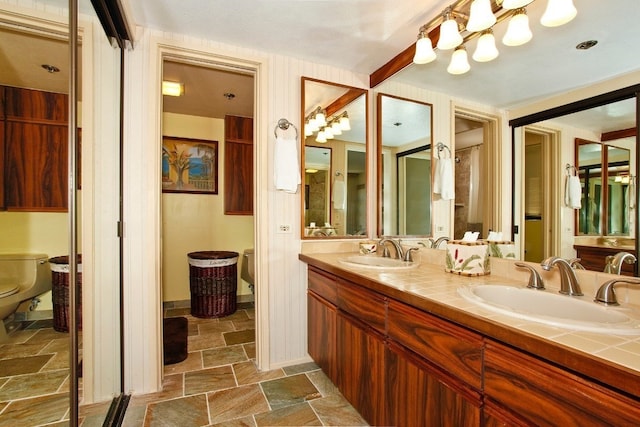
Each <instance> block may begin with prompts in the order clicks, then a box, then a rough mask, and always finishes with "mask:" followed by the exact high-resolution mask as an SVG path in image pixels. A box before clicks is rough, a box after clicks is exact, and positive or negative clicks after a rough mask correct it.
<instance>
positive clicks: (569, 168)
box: [565, 163, 578, 176]
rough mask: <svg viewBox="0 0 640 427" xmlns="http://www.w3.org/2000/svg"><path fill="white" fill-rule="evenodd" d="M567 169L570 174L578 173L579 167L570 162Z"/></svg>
mask: <svg viewBox="0 0 640 427" xmlns="http://www.w3.org/2000/svg"><path fill="white" fill-rule="evenodd" d="M565 170H566V171H567V175H568V176H573V175H576V176H577V175H578V169H576V167H575V166H573V165H571V164H569V163H567V165H566V166H565Z"/></svg>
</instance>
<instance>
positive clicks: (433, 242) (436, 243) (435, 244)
mask: <svg viewBox="0 0 640 427" xmlns="http://www.w3.org/2000/svg"><path fill="white" fill-rule="evenodd" d="M448 241H449V238H448V237H445V236H442V237H438V239H437V240H433V239H432V238H429V243H430V244H431V248H433V249H438V247H440V245H441V244H442V242H448Z"/></svg>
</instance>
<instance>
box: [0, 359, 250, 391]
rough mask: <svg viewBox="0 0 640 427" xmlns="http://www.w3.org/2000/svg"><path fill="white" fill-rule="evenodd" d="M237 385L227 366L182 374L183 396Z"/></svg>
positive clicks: (231, 371) (231, 370)
mask: <svg viewBox="0 0 640 427" xmlns="http://www.w3.org/2000/svg"><path fill="white" fill-rule="evenodd" d="M237 385H238V384H236V379H235V376H234V375H233V369H231V366H228V365H227V366H220V367H218V368H210V369H203V370H200V371H193V372H187V373H185V374H184V394H185V396H188V395H191V394H200V393H205V392H210V391H217V390H222V389H225V388H231V387H235V386H237ZM0 391H1V390H0Z"/></svg>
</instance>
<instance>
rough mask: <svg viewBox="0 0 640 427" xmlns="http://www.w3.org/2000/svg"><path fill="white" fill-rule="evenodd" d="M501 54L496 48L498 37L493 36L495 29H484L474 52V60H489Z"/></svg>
mask: <svg viewBox="0 0 640 427" xmlns="http://www.w3.org/2000/svg"><path fill="white" fill-rule="evenodd" d="M499 54H500V52H498V49H497V48H496V38H495V37H494V36H493V30H491V29H488V30H484V31H483V32H482V35H481V36H480V38H479V39H478V44H477V45H476V50H475V52H474V53H473V60H474V61H476V62H489V61H491V60H493V59H496V58H497V57H498V55H499Z"/></svg>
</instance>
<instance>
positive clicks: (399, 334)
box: [388, 301, 483, 390]
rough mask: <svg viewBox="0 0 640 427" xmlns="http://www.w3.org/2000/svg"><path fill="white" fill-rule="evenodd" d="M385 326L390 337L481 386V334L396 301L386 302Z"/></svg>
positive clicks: (446, 369)
mask: <svg viewBox="0 0 640 427" xmlns="http://www.w3.org/2000/svg"><path fill="white" fill-rule="evenodd" d="M388 327H389V337H390V338H392V339H394V340H395V341H397V342H399V343H400V344H402V345H403V346H405V347H407V348H409V349H411V350H412V351H414V352H416V353H417V354H419V355H420V356H422V357H424V358H425V359H427V360H429V361H431V362H432V363H434V364H435V365H436V366H439V367H440V368H442V369H444V370H445V371H447V372H453V373H455V375H456V376H457V377H458V378H460V379H461V380H462V381H464V382H465V383H467V384H469V385H471V386H472V387H474V388H476V389H477V390H480V389H481V387H482V348H483V341H482V337H481V336H480V335H477V334H475V333H472V332H469V331H467V330H466V329H462V328H459V327H457V326H455V325H453V324H451V323H449V322H446V321H444V320H442V319H439V318H437V317H435V316H431V315H429V314H426V313H423V312H422V311H420V310H417V309H415V308H413V307H409V306H407V305H405V304H402V303H399V302H396V301H390V302H389V308H388Z"/></svg>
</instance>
